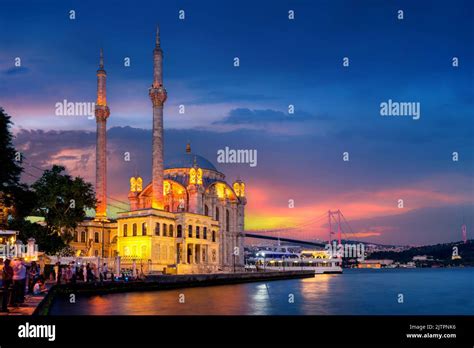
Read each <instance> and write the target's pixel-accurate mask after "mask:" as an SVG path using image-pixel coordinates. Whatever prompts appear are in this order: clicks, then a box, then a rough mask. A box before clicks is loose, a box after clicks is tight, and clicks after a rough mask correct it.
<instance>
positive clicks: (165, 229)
mask: <svg viewBox="0 0 474 348" xmlns="http://www.w3.org/2000/svg"><path fill="white" fill-rule="evenodd" d="M167 235H168V225H167V224H163V237H166V236H167Z"/></svg>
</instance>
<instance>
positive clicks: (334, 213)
mask: <svg viewBox="0 0 474 348" xmlns="http://www.w3.org/2000/svg"><path fill="white" fill-rule="evenodd" d="M333 216H336V217H335V218H334V221H335V222H336V224H337V242H338V245H339V244H341V241H342V239H341V232H342V228H341V211H340V210H339V209H338V210H335V211H331V210H328V229H329V244H331V241H332V235H333V234H335V233H336V232H334V231H333V230H332V223H331V221H332V219H333Z"/></svg>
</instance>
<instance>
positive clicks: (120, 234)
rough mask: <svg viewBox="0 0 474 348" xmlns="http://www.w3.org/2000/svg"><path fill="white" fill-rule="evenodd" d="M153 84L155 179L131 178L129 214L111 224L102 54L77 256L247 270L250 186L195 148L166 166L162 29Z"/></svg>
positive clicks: (200, 269) (172, 267) (199, 269)
mask: <svg viewBox="0 0 474 348" xmlns="http://www.w3.org/2000/svg"><path fill="white" fill-rule="evenodd" d="M153 63H154V69H153V83H152V85H151V87H150V88H149V97H150V99H151V102H152V110H153V131H152V173H151V174H152V180H151V182H150V183H149V184H147V185H144V183H143V179H142V178H141V177H140V176H137V175H135V176H132V177H131V178H130V191H129V194H128V199H129V202H130V210H129V211H125V212H120V213H118V218H117V219H116V221H111V220H109V219H107V210H106V206H107V193H106V192H107V191H106V177H107V175H106V173H107V172H106V121H107V118H108V117H109V115H110V111H109V108H108V106H107V102H106V85H105V81H106V72H105V70H104V63H103V55H102V52H101V58H100V66H99V70H98V71H97V79H98V87H97V103H96V121H97V146H96V194H97V201H98V203H97V208H96V216H95V218H94V219H91V220H88V221H84V222H83V223H82V224H81V225H80V226H79V228H78V229H77V230H76V233H75V234H74V240H73V242H72V243H71V246H72V247H73V248H74V249H75V250H76V251H77V253H78V254H81V253H82V254H84V255H87V256H101V255H104V256H105V257H112V256H121V257H123V258H124V259H137V260H142V261H143V260H145V261H146V264H147V269H148V270H149V271H152V272H153V271H163V270H165V271H166V272H168V273H178V274H183V273H206V272H218V271H233V270H242V269H243V266H244V250H243V242H244V232H243V231H244V214H245V205H246V198H245V184H244V183H243V182H242V181H241V180H237V181H235V182H234V183H233V184H232V185H230V184H228V183H227V182H226V181H225V175H224V174H223V173H221V172H219V170H217V168H216V167H215V166H214V165H213V164H212V163H211V162H210V161H208V160H207V159H205V158H204V157H202V156H200V155H198V154H195V153H193V152H192V151H191V145H190V144H187V146H186V149H185V150H184V146H183V152H182V153H181V154H180V155H179V156H177V157H175V158H172V159H170V161H168V162H166V163H165V162H164V156H163V149H164V141H163V105H164V103H165V102H166V99H167V92H166V89H165V88H164V86H163V51H162V49H161V44H160V34H159V31H158V30H157V33H156V41H155V48H154V50H153Z"/></svg>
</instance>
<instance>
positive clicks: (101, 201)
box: [95, 49, 110, 219]
mask: <svg viewBox="0 0 474 348" xmlns="http://www.w3.org/2000/svg"><path fill="white" fill-rule="evenodd" d="M106 78H107V73H106V72H105V70H104V54H103V52H102V49H100V62H99V69H98V70H97V102H96V104H95V119H96V122H97V139H96V160H95V170H96V174H95V191H96V198H97V206H96V208H95V217H96V219H106V218H107V135H106V132H107V118H108V117H109V115H110V110H109V107H108V106H107V100H106V92H105V80H106Z"/></svg>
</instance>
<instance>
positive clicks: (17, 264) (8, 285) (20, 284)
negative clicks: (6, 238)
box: [2, 258, 44, 311]
mask: <svg viewBox="0 0 474 348" xmlns="http://www.w3.org/2000/svg"><path fill="white" fill-rule="evenodd" d="M2 288H3V297H2V310H3V311H5V310H6V308H7V305H10V306H14V307H18V306H21V305H22V304H23V303H24V302H25V294H26V293H29V294H34V293H35V292H36V293H41V292H43V291H44V277H43V276H42V275H41V274H40V268H39V266H38V265H37V263H36V262H35V261H32V262H31V263H26V262H25V261H24V259H23V258H15V259H13V260H10V259H6V260H5V261H4V262H3V270H2Z"/></svg>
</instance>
